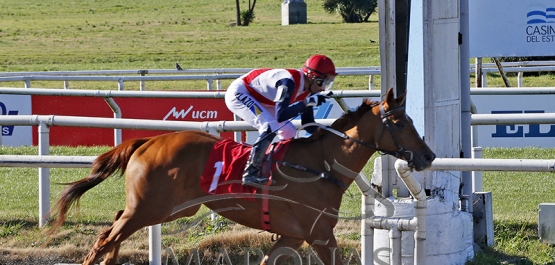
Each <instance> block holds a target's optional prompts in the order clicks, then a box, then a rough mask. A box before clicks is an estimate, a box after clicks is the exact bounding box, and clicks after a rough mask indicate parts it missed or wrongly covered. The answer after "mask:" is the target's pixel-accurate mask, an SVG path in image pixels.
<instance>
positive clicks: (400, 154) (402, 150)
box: [304, 103, 413, 163]
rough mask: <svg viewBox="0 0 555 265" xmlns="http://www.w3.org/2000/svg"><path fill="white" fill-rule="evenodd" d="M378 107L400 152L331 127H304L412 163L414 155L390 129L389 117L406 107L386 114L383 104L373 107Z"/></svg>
mask: <svg viewBox="0 0 555 265" xmlns="http://www.w3.org/2000/svg"><path fill="white" fill-rule="evenodd" d="M377 105H379V106H380V117H381V119H382V124H383V125H384V127H385V128H387V129H388V131H389V133H390V135H391V138H392V139H393V142H394V143H395V145H396V146H397V147H398V148H399V150H397V151H388V150H385V149H382V148H380V147H378V145H377V144H375V145H372V144H369V143H366V142H363V141H361V140H359V139H356V138H353V137H351V136H348V135H347V134H345V133H343V132H340V131H338V130H336V129H333V128H332V127H330V126H325V125H322V124H319V123H308V124H305V125H304V126H318V127H320V128H322V129H324V130H326V131H328V132H331V133H333V134H335V135H337V136H339V137H341V138H343V139H346V140H349V141H352V142H355V143H357V144H360V145H362V146H365V147H368V148H372V149H374V150H376V151H377V152H379V153H380V154H382V155H392V156H394V157H397V158H403V159H406V160H407V162H409V163H410V162H411V161H412V159H413V154H412V152H411V151H408V150H406V149H405V148H403V147H402V146H400V145H399V144H398V142H397V139H396V138H395V135H394V134H393V132H392V129H391V127H390V123H391V121H390V120H389V119H388V117H389V116H391V115H393V114H395V113H396V112H399V111H404V110H405V108H404V107H398V108H395V109H392V110H388V111H387V112H386V111H385V110H384V108H383V104H381V103H378V104H376V105H374V106H372V107H375V106H377ZM407 154H408V155H409V157H405V155H407Z"/></svg>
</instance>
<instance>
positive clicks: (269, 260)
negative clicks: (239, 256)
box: [261, 236, 304, 265]
mask: <svg viewBox="0 0 555 265" xmlns="http://www.w3.org/2000/svg"><path fill="white" fill-rule="evenodd" d="M303 243H304V239H299V238H292V237H286V236H281V237H280V238H279V239H278V240H277V241H276V243H274V245H273V246H272V247H271V248H270V250H269V251H268V253H267V254H266V256H265V257H264V261H263V262H262V263H261V265H267V264H282V263H283V262H285V260H286V259H288V258H290V256H289V255H290V254H292V252H293V251H296V250H297V249H298V248H300V247H301V246H302V244H303ZM291 250H293V251H291ZM301 263H302V261H301Z"/></svg>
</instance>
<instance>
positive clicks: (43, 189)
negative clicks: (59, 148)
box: [38, 122, 50, 227]
mask: <svg viewBox="0 0 555 265" xmlns="http://www.w3.org/2000/svg"><path fill="white" fill-rule="evenodd" d="M38 130H39V156H43V155H49V154H50V150H49V146H50V139H49V133H50V128H49V127H48V126H47V125H46V124H44V123H42V122H41V123H40V124H39V128H38ZM48 212H50V169H49V168H45V167H41V168H39V227H43V226H44V225H46V223H47V222H48V219H49V218H50V216H48Z"/></svg>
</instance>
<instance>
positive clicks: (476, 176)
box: [472, 146, 482, 193]
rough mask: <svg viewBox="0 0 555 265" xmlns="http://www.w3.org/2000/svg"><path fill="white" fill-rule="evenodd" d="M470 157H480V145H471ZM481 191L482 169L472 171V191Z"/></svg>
mask: <svg viewBox="0 0 555 265" xmlns="http://www.w3.org/2000/svg"><path fill="white" fill-rule="evenodd" d="M472 158H474V159H476V158H478V159H479V158H482V147H479V146H476V147H472ZM480 191H482V171H472V193H474V192H480Z"/></svg>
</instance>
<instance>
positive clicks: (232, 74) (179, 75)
mask: <svg viewBox="0 0 555 265" xmlns="http://www.w3.org/2000/svg"><path fill="white" fill-rule="evenodd" d="M501 65H502V66H503V71H505V72H516V73H518V87H522V86H523V80H524V75H523V73H525V72H547V71H555V61H524V62H503V63H501ZM469 67H470V70H471V72H474V71H475V69H476V66H475V65H474V64H470V65H469ZM250 70H252V68H213V69H184V70H174V69H150V70H83V71H44V72H0V82H17V81H22V82H24V84H25V87H26V88H30V87H31V81H38V80H42V81H63V88H65V89H68V88H70V85H69V82H70V81H113V82H117V83H118V90H124V88H125V82H131V81H134V82H140V90H141V91H143V90H145V89H146V85H145V83H146V81H181V80H206V82H207V89H208V90H213V89H216V90H222V89H223V88H222V84H221V80H223V79H235V78H237V77H239V76H240V75H242V74H244V73H246V72H248V71H250ZM498 71H499V70H498V69H497V68H496V65H495V64H493V63H485V64H482V71H481V73H482V77H481V78H482V85H483V87H486V86H487V83H486V75H487V73H493V72H498ZM337 72H338V73H339V74H340V75H341V76H347V75H368V76H369V77H368V89H371V90H372V89H374V87H375V84H374V80H375V76H377V75H380V74H381V68H380V66H368V67H343V68H337ZM137 75H138V76H137ZM214 81H216V86H214Z"/></svg>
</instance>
